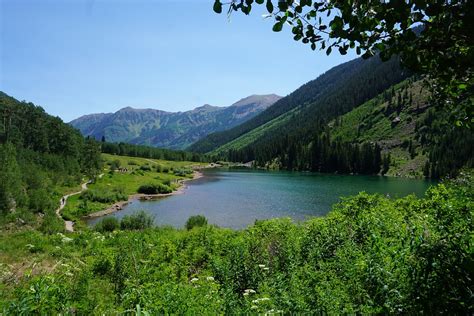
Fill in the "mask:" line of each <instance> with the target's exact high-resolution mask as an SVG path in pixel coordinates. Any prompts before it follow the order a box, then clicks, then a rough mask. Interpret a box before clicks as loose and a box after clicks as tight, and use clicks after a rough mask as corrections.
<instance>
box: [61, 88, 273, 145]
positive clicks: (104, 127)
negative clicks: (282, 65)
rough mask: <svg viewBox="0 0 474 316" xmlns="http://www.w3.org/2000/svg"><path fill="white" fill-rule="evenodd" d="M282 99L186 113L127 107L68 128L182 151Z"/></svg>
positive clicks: (247, 100)
mask: <svg viewBox="0 0 474 316" xmlns="http://www.w3.org/2000/svg"><path fill="white" fill-rule="evenodd" d="M280 98H281V97H280V96H278V95H275V94H268V95H251V96H249V97H246V98H243V99H241V100H239V101H237V102H236V103H234V104H232V105H231V106H228V107H218V106H212V105H209V104H205V105H203V106H200V107H197V108H195V109H194V110H191V111H186V112H166V111H160V110H156V109H134V108H131V107H126V108H123V109H120V110H119V111H117V112H115V113H98V114H89V115H84V116H81V117H79V118H77V119H75V120H73V121H71V122H70V123H69V124H70V125H72V126H73V127H75V128H77V129H79V130H80V131H81V133H82V134H83V135H85V136H91V137H94V138H96V139H101V138H102V137H105V139H106V140H107V141H109V142H127V143H132V144H140V145H151V146H156V147H164V148H170V149H183V148H185V147H187V146H189V145H191V144H192V143H194V142H196V141H198V140H199V139H201V138H203V137H205V136H207V135H208V134H210V133H213V132H218V131H222V130H225V129H229V128H232V127H234V126H237V125H239V124H241V123H243V122H245V121H247V120H249V119H251V118H253V117H255V116H256V115H257V114H259V113H261V112H262V111H263V110H265V109H267V108H268V107H270V106H271V105H272V104H274V103H275V102H276V101H278V100H279V99H280Z"/></svg>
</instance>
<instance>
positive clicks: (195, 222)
mask: <svg viewBox="0 0 474 316" xmlns="http://www.w3.org/2000/svg"><path fill="white" fill-rule="evenodd" d="M206 225H207V218H206V217H204V216H203V215H194V216H191V217H190V218H188V220H187V221H186V225H185V226H186V229H187V230H190V229H193V228H194V227H202V226H206Z"/></svg>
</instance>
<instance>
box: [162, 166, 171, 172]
mask: <svg viewBox="0 0 474 316" xmlns="http://www.w3.org/2000/svg"><path fill="white" fill-rule="evenodd" d="M162 171H163V172H164V173H168V172H169V171H170V169H169V168H168V167H163V168H162Z"/></svg>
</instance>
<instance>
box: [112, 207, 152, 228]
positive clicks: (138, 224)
mask: <svg viewBox="0 0 474 316" xmlns="http://www.w3.org/2000/svg"><path fill="white" fill-rule="evenodd" d="M153 220H154V218H153V216H151V215H149V214H147V213H146V212H145V211H138V212H136V213H134V214H132V215H125V216H124V217H123V218H122V220H121V221H120V228H121V229H124V230H138V229H146V228H150V227H152V226H153Z"/></svg>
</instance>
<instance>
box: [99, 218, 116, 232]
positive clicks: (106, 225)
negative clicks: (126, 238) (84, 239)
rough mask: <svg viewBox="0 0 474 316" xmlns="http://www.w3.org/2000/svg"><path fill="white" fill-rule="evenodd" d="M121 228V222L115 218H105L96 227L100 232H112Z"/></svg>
mask: <svg viewBox="0 0 474 316" xmlns="http://www.w3.org/2000/svg"><path fill="white" fill-rule="evenodd" d="M118 228H120V222H119V221H118V219H116V218H115V217H112V216H110V217H105V218H103V219H102V220H101V221H100V222H98V223H97V224H96V225H95V230H96V231H98V232H112V231H114V230H116V229H118Z"/></svg>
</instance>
